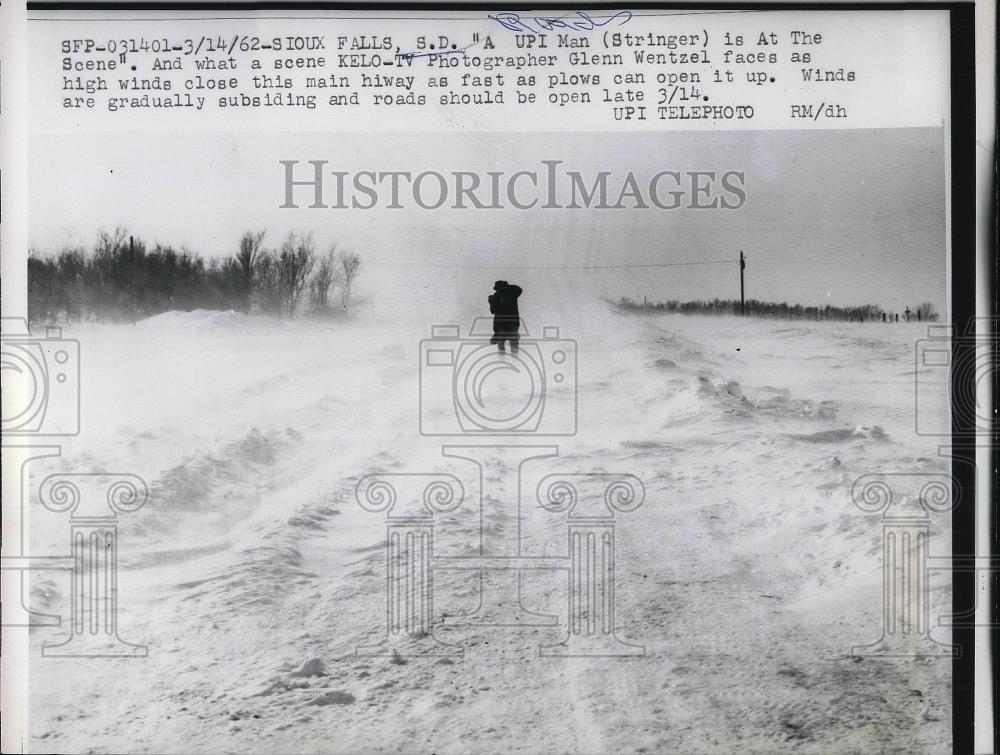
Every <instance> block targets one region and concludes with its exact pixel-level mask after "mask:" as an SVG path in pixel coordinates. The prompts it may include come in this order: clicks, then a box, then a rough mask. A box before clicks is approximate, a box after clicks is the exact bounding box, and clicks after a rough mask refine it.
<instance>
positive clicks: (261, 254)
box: [235, 231, 361, 314]
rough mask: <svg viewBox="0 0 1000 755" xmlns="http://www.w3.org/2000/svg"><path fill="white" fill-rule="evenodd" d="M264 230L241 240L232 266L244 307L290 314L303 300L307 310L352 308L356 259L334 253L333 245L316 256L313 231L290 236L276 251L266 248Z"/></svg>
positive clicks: (341, 252) (344, 254)
mask: <svg viewBox="0 0 1000 755" xmlns="http://www.w3.org/2000/svg"><path fill="white" fill-rule="evenodd" d="M265 235H266V231H246V232H245V233H244V234H243V236H242V237H240V244H239V251H237V253H236V258H235V259H236V263H237V265H238V266H239V271H240V282H241V285H242V292H243V309H244V311H247V312H249V311H250V310H251V309H252V308H253V307H254V306H255V305H256V306H257V307H259V308H260V309H261V310H262V311H264V312H274V313H283V314H294V313H295V312H297V311H299V310H300V308H301V306H302V304H303V296H304V294H305V293H306V291H308V293H309V296H308V301H307V302H305V304H306V305H307V308H308V310H309V311H311V312H317V313H323V312H329V311H330V310H331V309H333V307H334V304H333V300H334V297H335V295H336V294H337V293H338V291H339V296H338V297H337V298H338V299H339V302H338V303H339V306H340V307H342V308H346V307H347V306H348V305H349V304H350V300H351V289H352V287H353V285H354V281H355V280H356V279H357V277H358V273H359V272H360V271H361V258H360V257H358V255H356V254H353V253H350V252H343V251H338V250H337V246H336V244H334V245H333V246H331V247H330V249H329V250H327V251H326V252H325V253H322V254H317V252H316V244H315V242H314V240H313V235H312V233H311V232H310V233H303V234H297V233H294V232H293V233H289V234H288V236H287V237H286V238H285V240H284V241H283V242H282V243H281V247H280V248H278V249H276V250H269V249H267V248H265V247H264V237H265Z"/></svg>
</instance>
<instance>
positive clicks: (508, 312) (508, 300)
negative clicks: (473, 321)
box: [489, 281, 521, 353]
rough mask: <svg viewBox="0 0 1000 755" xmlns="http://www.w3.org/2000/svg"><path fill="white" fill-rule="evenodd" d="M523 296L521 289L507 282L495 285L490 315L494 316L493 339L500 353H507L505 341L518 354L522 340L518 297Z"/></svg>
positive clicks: (499, 282) (491, 298) (491, 341)
mask: <svg viewBox="0 0 1000 755" xmlns="http://www.w3.org/2000/svg"><path fill="white" fill-rule="evenodd" d="M520 295H521V287H520V286H514V285H512V284H510V283H508V282H507V281H497V282H496V283H494V284H493V293H492V294H491V295H490V297H489V302H490V314H491V315H493V338H491V339H490V343H495V344H496V345H497V348H498V349H500V351H506V349H505V348H504V341H509V342H510V350H511V351H512V352H514V353H517V342H518V339H519V338H520V335H519V333H518V331H519V330H520V329H521V315H520V314H519V313H518V311H517V297H519V296H520Z"/></svg>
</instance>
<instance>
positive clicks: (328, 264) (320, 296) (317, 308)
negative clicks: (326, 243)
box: [309, 244, 337, 312]
mask: <svg viewBox="0 0 1000 755" xmlns="http://www.w3.org/2000/svg"><path fill="white" fill-rule="evenodd" d="M336 254H337V245H336V244H334V245H332V246H331V247H330V250H329V251H328V252H327V253H326V254H325V255H323V256H322V257H321V258H320V259H319V264H318V265H317V266H316V272H315V274H314V275H313V277H312V280H311V281H310V282H309V303H310V305H311V307H312V310H313V311H314V312H326V311H327V310H328V309H329V308H330V303H329V297H330V288H331V287H332V286H333V284H334V283H335V282H336V279H337V258H336Z"/></svg>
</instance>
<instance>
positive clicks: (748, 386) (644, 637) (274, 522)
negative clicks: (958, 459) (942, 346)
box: [29, 285, 951, 753]
mask: <svg viewBox="0 0 1000 755" xmlns="http://www.w3.org/2000/svg"><path fill="white" fill-rule="evenodd" d="M488 288H489V286H488V285H487V286H486V289H485V290H486V291H488ZM483 297H485V293H484V294H483ZM475 314H477V313H476V312H474V311H473V310H472V309H471V308H468V309H458V310H456V311H453V312H445V313H443V314H442V313H433V314H432V313H427V312H423V311H421V310H420V309H419V308H411V309H410V311H409V312H408V314H407V315H406V316H391V317H390V316H389V315H388V314H385V313H382V312H380V311H379V310H378V309H377V308H375V307H370V308H366V307H359V309H358V311H357V312H356V313H355V314H353V315H352V316H351V317H345V318H343V319H339V320H334V321H330V322H310V321H295V322H281V321H275V320H269V319H265V318H258V317H247V316H243V315H240V314H235V313H206V312H194V313H167V314H164V315H160V316H158V317H155V318H151V319H150V320H147V321H144V322H140V323H137V324H136V325H115V326H111V325H107V326H98V325H88V324H84V325H81V326H74V327H72V328H69V329H67V330H66V332H65V334H64V335H66V336H68V337H73V338H78V339H79V340H80V342H81V354H82V365H83V367H82V371H81V374H82V407H83V408H82V411H83V415H82V425H83V432H82V433H81V435H80V436H79V437H78V438H76V439H73V441H72V442H70V443H67V444H65V446H64V447H63V450H62V455H61V457H60V458H57V459H47V460H41V461H38V462H35V463H34V464H35V466H33V467H32V470H33V476H32V480H33V482H36V481H38V480H41V479H42V478H43V477H44V476H45V475H46V474H48V473H51V472H53V471H64V472H70V471H77V472H80V471H84V472H92V471H113V472H130V473H134V474H137V475H140V476H141V477H143V478H144V479H145V480H146V481H147V483H148V486H149V489H150V498H149V501H148V503H147V504H146V505H145V507H144V508H142V509H141V510H139V511H137V512H135V513H132V514H128V515H124V516H122V517H121V522H120V541H119V561H120V574H119V602H120V606H119V610H120V620H119V634H120V636H121V638H122V639H124V640H126V641H129V642H133V643H142V644H144V645H146V646H147V647H148V651H149V654H148V657H147V658H137V659H125V660H121V659H100V658H98V659H87V658H65V659H62V658H43V657H41V652H40V646H41V645H42V644H44V643H55V642H59V641H61V640H62V639H63V638H65V637H66V636H67V632H68V629H67V628H66V622H65V621H64V626H63V628H57V629H38V630H34V631H33V633H32V635H31V644H32V656H31V659H32V660H31V676H30V711H31V717H30V724H29V731H30V735H31V742H30V748H31V749H32V750H33V751H37V752H51V751H58V752H79V751H93V752H343V753H348V752H351V753H353V752H372V751H378V752H392V751H396V752H438V753H464V752H511V751H515V752H642V751H645V752H707V751H710V752H720V751H760V752H773V751H778V750H796V751H804V752H820V751H822V752H831V751H833V752H871V751H878V750H899V751H906V752H915V751H924V752H943V751H946V750H947V749H949V746H950V740H951V729H950V718H951V682H950V673H951V664H950V661H947V660H920V661H914V660H907V659H880V658H870V657H865V658H861V659H858V658H852V657H851V655H850V653H851V647H852V646H854V645H864V644H867V643H871V642H873V641H875V640H877V639H878V638H879V636H880V634H881V614H882V560H881V553H882V525H881V522H880V520H879V516H878V515H877V514H876V515H872V514H865V513H863V512H862V511H860V510H859V509H858V508H857V507H855V506H854V504H853V503H852V500H851V487H852V484H853V482H854V480H856V479H857V478H858V477H860V476H861V475H864V474H866V473H872V472H876V473H881V472H887V471H892V472H905V473H921V474H923V473H934V472H944V471H946V470H947V462H946V460H944V459H943V458H940V457H939V456H938V455H937V446H938V440H937V439H935V438H928V437H920V436H917V435H916V434H915V432H914V419H913V405H914V389H913V384H914V358H913V354H914V342H915V341H916V340H917V339H918V338H920V337H922V336H923V335H925V333H926V328H925V327H924V326H920V325H917V324H915V323H912V324H895V325H884V324H882V323H866V324H848V323H811V322H785V321H769V320H763V321H762V320H750V319H746V320H743V319H738V318H732V317H706V316H683V315H667V314H658V315H636V314H624V313H619V312H616V311H614V310H613V309H612V308H611V307H609V306H607V305H605V304H603V303H601V302H598V301H594V302H592V303H590V304H587V305H586V306H583V307H580V306H577V307H576V308H575V309H574V310H573V311H563V310H561V309H559V308H558V307H549V308H548V309H546V308H544V307H543V306H542V305H541V304H539V303H538V302H532V299H531V296H530V289H529V293H528V294H526V296H525V297H524V299H522V315H523V316H524V318H525V323H526V325H527V328H528V330H529V331H530V332H531V333H532V334H533V335H535V334H540V332H541V327H542V326H543V325H556V326H559V327H560V329H561V333H560V335H561V336H562V337H564V338H571V339H575V341H576V343H577V353H578V363H579V374H578V380H577V384H578V386H577V387H578V408H579V428H578V432H577V433H576V434H575V435H574V436H571V437H565V438H558V439H553V438H546V439H534V440H533V439H532V438H530V437H528V438H527V441H532V442H536V443H539V444H546V445H547V444H554V445H558V446H559V451H558V457H553V458H548V459H538V460H534V461H531V462H528V463H526V465H525V467H524V473H525V479H526V482H525V483H524V488H525V490H524V491H522V492H524V494H525V500H531V495H533V491H534V489H535V485H536V484H537V480H539V479H540V478H541V477H543V476H544V475H546V474H548V473H549V472H551V471H562V472H579V473H583V472H592V471H602V472H610V473H616V472H620V473H625V474H631V475H634V476H635V477H637V478H639V479H640V480H642V482H643V484H644V486H645V491H646V496H645V501H644V503H643V505H642V506H641V507H640V508H638V509H637V510H635V511H632V512H630V513H626V514H622V515H620V516H619V518H618V520H617V525H616V527H617V529H616V534H615V538H616V544H617V563H616V567H617V575H616V584H617V596H616V603H617V605H616V611H617V613H616V624H617V627H616V632H617V635H618V636H619V637H620V638H621V639H623V640H625V641H627V642H629V643H633V644H635V645H640V646H643V647H644V648H645V655H644V656H641V657H631V658H621V659H618V658H584V657H571V658H563V659H559V658H540V657H538V647H539V645H551V644H554V643H559V642H560V641H561V640H562V639H563V638H564V637H565V635H566V626H567V611H568V608H567V599H566V587H565V581H564V580H563V581H562V582H561V581H560V579H559V578H558V575H552V574H547V575H546V574H537V575H529V576H527V577H525V580H524V583H523V585H522V600H523V605H524V607H525V608H527V609H530V610H532V611H535V612H537V613H544V614H552V615H555V616H557V617H558V625H555V626H541V627H539V626H525V627H515V628H510V627H505V628H498V627H489V626H463V625H462V623H461V622H457V623H456V624H455V625H447V626H446V625H444V622H443V621H442V617H443V616H444V614H449V615H453V616H461V615H462V614H463V613H467V612H470V611H472V610H474V609H475V608H476V605H477V599H478V593H477V585H478V582H477V579H478V573H477V572H464V573H457V574H446V575H442V577H441V579H440V580H439V582H438V584H437V585H436V591H435V596H434V600H435V606H434V607H435V622H436V624H440V625H439V626H437V627H436V629H435V636H436V638H437V639H438V640H440V641H442V642H447V643H451V644H452V645H454V646H457V647H458V648H461V649H462V650H464V655H462V656H461V657H450V658H447V657H446V658H441V657H428V658H420V657H407V658H403V659H393V658H388V657H374V658H370V657H357V656H356V655H355V648H356V647H357V646H358V645H363V644H365V643H368V642H371V641H373V639H375V638H377V636H378V635H379V634H380V633H383V632H384V626H385V605H386V598H385V590H386V579H385V563H384V550H383V543H384V539H385V522H384V520H383V518H382V516H381V515H379V514H375V513H370V512H368V511H365V510H363V509H361V508H360V507H359V505H358V504H357V502H356V501H355V486H356V485H357V483H358V481H359V480H360V479H361V478H362V477H364V476H365V475H367V474H371V473H406V472H413V473H426V472H448V473H451V474H453V475H455V476H456V477H457V478H459V479H460V480H461V481H462V484H463V486H464V488H465V499H464V501H463V503H462V505H461V506H460V507H459V509H458V510H457V511H456V512H454V513H453V514H451V515H449V517H448V518H447V519H443V520H442V521H441V523H440V524H439V525H437V524H436V527H437V530H436V531H437V532H438V533H439V535H440V539H439V541H438V544H437V545H436V548H438V547H439V550H440V553H441V554H444V555H447V554H449V553H450V554H463V553H465V554H467V553H469V552H471V551H474V549H475V547H476V544H477V543H478V537H479V535H480V531H479V530H477V528H478V527H483V528H486V529H487V530H489V531H490V532H494V533H496V532H508V533H509V532H510V531H513V530H516V529H521V530H522V531H523V532H524V537H525V542H526V543H529V544H532V543H533V544H535V545H538V544H539V543H541V544H540V545H538V547H540V548H543V549H545V548H549V551H547V552H549V553H550V554H551V553H554V552H556V551H557V550H558V543H559V542H563V546H562V547H563V548H564V549H565V540H563V541H560V540H559V539H558V538H559V534H558V533H560V532H563V533H564V532H565V516H562V517H560V515H558V514H552V513H549V512H545V511H541V510H539V509H537V507H535V508H532V509H531V510H530V511H527V512H525V513H523V515H522V516H523V520H522V521H520V522H511V521H509V511H510V509H509V507H507V508H504V507H502V506H494V505H492V504H493V503H494V502H493V500H492V499H491V498H489V496H487V503H486V506H485V509H484V511H483V512H480V510H479V491H478V490H477V487H478V485H479V482H478V472H477V469H476V466H475V464H473V463H471V462H469V461H465V460H462V459H458V458H453V457H445V456H444V455H443V454H442V450H441V445H442V442H443V441H442V439H439V438H433V437H426V436H422V435H421V434H420V432H419V421H418V420H419V406H418V396H419V391H418V380H419V350H418V344H419V341H420V340H421V339H422V338H426V337H428V336H429V335H430V329H431V325H434V324H444V323H449V322H453V323H456V324H460V325H462V327H463V331H462V332H463V334H464V333H466V332H467V327H468V325H469V324H470V323H471V321H472V317H473V316H474V315H475ZM479 314H482V313H479ZM923 377H926V379H927V380H928V381H933V380H937V381H939V383H940V387H941V390H940V391H938V393H937V395H938V396H940V401H939V403H938V404H937V405H936V406H934V405H930V406H928V407H927V411H928V412H930V413H934V412H937V413H938V415H939V416H938V417H937V418H936V419H937V420H940V421H944V417H945V416H946V411H947V404H946V394H945V389H944V386H945V376H944V375H939V374H936V373H933V374H931V373H929V374H928V375H926V376H922V378H923ZM497 380H498V382H496V383H495V385H496V386H498V387H496V389H495V390H497V391H500V392H503V391H514V390H515V388H513V387H512V386H511V385H506V384H504V383H503V376H502V375H501V376H498V378H497ZM488 386H489V384H487V387H486V388H485V389H484V390H487V391H488V390H491V389H490V388H489V387H488ZM570 387H571V386H570ZM570 387H567V388H566V389H569V388H570ZM494 398H496V397H494ZM503 398H504V397H503V396H501V397H500V398H499V399H498V400H500V399H503ZM507 398H510V396H507ZM514 398H516V396H515V397H514ZM455 440H456V439H455V438H452V439H450V441H449V439H444V442H455ZM522 440H524V439H522ZM480 442H485V441H482V439H480ZM506 463H507V462H506V460H505V458H504V457H502V455H501V454H500V453H499V452H498V453H497V457H496V458H495V459H488V460H487V468H488V470H489V469H492V471H493V472H495V473H496V474H498V475H501V474H502V472H503V471H504V470H503V468H502V465H503V464H506ZM486 479H487V482H488V481H489V479H490V475H489V474H487V476H486ZM33 487H36V488H37V485H34V486H33ZM529 493H530V494H531V495H529ZM540 511H541V513H539V512H540ZM481 513H482V519H480V514H481ZM932 533H933V537H932V541H931V545H930V549H931V552H932V553H933V554H947V553H949V552H950V542H949V532H948V516H947V515H946V514H945V515H935V516H934V517H933V518H932ZM543 541H545V542H543ZM31 543H32V552H34V553H64V552H66V551H67V550H68V524H67V516H66V515H65V514H55V513H51V512H49V511H47V510H45V509H43V508H41V507H40V506H37V505H35V503H33V504H32V509H31ZM546 543H547V544H546ZM553 543H555V545H553ZM470 549H471V550H470ZM437 552H438V551H436V553H437ZM932 588H933V589H932V593H931V605H932V608H933V609H934V610H932V615H935V614H936V613H940V612H945V611H946V610H947V607H948V606H949V605H950V592H949V585H948V584H947V582H946V581H943V582H941V583H937V582H935V583H933V584H932ZM31 602H32V605H33V607H35V608H38V609H42V610H47V611H50V612H53V613H60V614H62V615H63V616H65V615H66V614H67V611H68V602H69V580H68V578H64V577H62V576H60V575H59V574H58V573H53V574H49V575H45V576H40V577H38V578H36V579H35V580H34V583H33V587H32V592H31ZM942 639H945V640H946V639H947V638H946V637H944V638H942ZM313 659H317V660H318V662H314V663H308V662H310V661H312V660H313Z"/></svg>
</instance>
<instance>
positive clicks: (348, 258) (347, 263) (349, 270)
mask: <svg viewBox="0 0 1000 755" xmlns="http://www.w3.org/2000/svg"><path fill="white" fill-rule="evenodd" d="M337 261H338V263H339V266H340V269H339V271H338V272H339V273H340V283H341V286H342V288H341V292H340V303H341V304H342V305H343V306H344V307H346V306H347V305H348V304H350V300H351V286H352V285H353V284H354V280H355V279H356V278H357V277H358V273H359V272H361V258H360V257H359V256H358V255H356V254H353V253H350V252H344V253H341V254H340V255H339V256H338V258H337Z"/></svg>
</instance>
